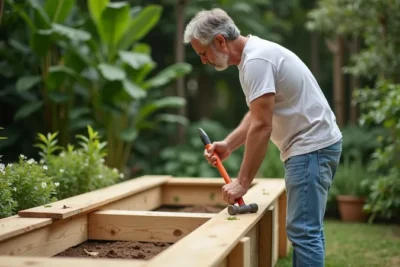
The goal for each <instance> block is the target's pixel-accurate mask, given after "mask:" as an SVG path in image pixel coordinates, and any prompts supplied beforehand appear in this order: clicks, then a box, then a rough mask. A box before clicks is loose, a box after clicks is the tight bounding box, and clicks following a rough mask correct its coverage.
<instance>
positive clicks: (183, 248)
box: [147, 179, 285, 267]
mask: <svg viewBox="0 0 400 267" xmlns="http://www.w3.org/2000/svg"><path fill="white" fill-rule="evenodd" d="M284 187H285V184H284V181H283V180H282V179H270V180H265V181H263V182H259V183H258V184H256V185H254V186H253V187H252V188H251V189H250V190H249V191H248V193H247V194H246V195H245V196H244V197H243V199H244V201H245V202H249V203H254V202H255V203H257V204H258V206H259V211H258V212H257V213H252V214H241V215H238V216H236V218H237V219H236V220H228V218H229V217H230V216H229V214H228V213H227V210H226V209H225V210H223V211H221V212H220V213H218V214H216V215H215V216H214V217H213V218H212V219H210V220H208V221H207V222H205V223H204V224H203V225H201V226H200V227H198V228H197V229H196V230H195V231H193V232H192V233H190V234H189V235H187V236H186V237H185V238H182V239H181V240H180V241H179V242H177V243H176V244H174V246H171V247H170V248H168V250H166V251H163V252H161V253H160V254H158V255H156V256H155V257H154V258H153V259H152V260H151V261H150V262H148V264H147V266H149V267H153V266H154V267H155V266H162V265H163V264H164V263H165V262H169V263H170V265H171V266H174V267H180V266H182V267H183V266H185V267H186V266H191V267H204V266H210V267H211V266H218V265H219V264H220V263H221V262H223V261H224V260H225V259H226V257H227V256H228V255H229V253H230V252H231V251H232V250H233V249H234V247H235V246H236V244H237V243H238V242H239V241H240V240H241V239H242V238H243V237H244V236H245V235H246V234H247V233H248V231H249V230H250V229H252V228H253V227H254V226H255V225H256V224H257V223H258V222H259V221H260V219H261V218H263V216H264V215H265V214H266V213H267V210H268V208H269V207H270V206H271V205H272V204H273V203H274V201H275V200H276V199H278V196H279V195H280V194H281V193H282V192H283V191H284V189H285V188H284Z"/></svg>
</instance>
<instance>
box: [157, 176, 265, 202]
mask: <svg viewBox="0 0 400 267" xmlns="http://www.w3.org/2000/svg"><path fill="white" fill-rule="evenodd" d="M260 181H263V179H254V181H253V182H252V185H251V186H254V185H255V184H257V183H258V182H260ZM224 185H225V182H224V180H223V179H222V178H219V177H216V178H200V179H199V178H188V177H173V178H171V179H169V180H168V182H167V183H165V184H164V185H163V186H162V190H163V198H162V202H163V204H164V205H183V206H186V205H222V206H226V205H227V204H226V202H225V201H224V200H223V199H222V194H221V192H222V186H224Z"/></svg>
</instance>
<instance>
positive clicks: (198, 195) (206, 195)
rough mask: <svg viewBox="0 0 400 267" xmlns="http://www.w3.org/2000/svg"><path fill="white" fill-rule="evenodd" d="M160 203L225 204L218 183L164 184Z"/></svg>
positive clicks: (184, 204) (183, 204) (185, 204)
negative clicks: (192, 184)
mask: <svg viewBox="0 0 400 267" xmlns="http://www.w3.org/2000/svg"><path fill="white" fill-rule="evenodd" d="M162 190H163V194H162V203H163V204H164V205H182V206H187V205H222V206H227V204H226V202H225V201H224V200H223V199H222V194H221V186H220V185H198V186H187V185H180V184H177V185H164V186H163V188H162Z"/></svg>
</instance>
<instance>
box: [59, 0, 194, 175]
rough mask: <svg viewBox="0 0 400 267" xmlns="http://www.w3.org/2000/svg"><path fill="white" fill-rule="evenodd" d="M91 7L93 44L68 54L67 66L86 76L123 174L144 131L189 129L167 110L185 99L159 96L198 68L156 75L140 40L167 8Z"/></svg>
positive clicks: (111, 162)
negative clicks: (172, 126) (162, 126)
mask: <svg viewBox="0 0 400 267" xmlns="http://www.w3.org/2000/svg"><path fill="white" fill-rule="evenodd" d="M87 5H88V10H89V17H88V19H87V20H86V22H85V23H83V25H82V29H83V30H84V31H88V32H89V33H90V35H91V36H92V38H91V39H90V40H88V41H87V42H85V44H83V45H82V44H77V45H76V46H75V47H67V48H66V51H67V55H68V56H66V57H65V58H66V61H65V66H66V67H67V68H70V69H73V70H74V72H75V73H81V75H82V76H83V81H81V82H82V86H83V87H84V88H88V94H87V99H88V101H90V104H89V108H90V110H91V111H92V117H93V118H95V121H96V124H97V127H98V129H99V130H103V132H104V134H105V135H106V138H107V150H108V156H107V159H106V164H107V165H108V166H110V167H115V168H117V169H118V170H122V169H123V167H124V166H125V164H126V162H127V160H128V158H129V156H130V152H131V149H132V146H133V144H134V141H135V140H136V138H137V137H138V135H139V134H140V132H141V131H142V130H144V129H154V128H155V127H157V126H158V125H159V123H161V122H165V121H167V122H178V123H186V119H185V118H183V117H180V116H176V115H173V114H168V113H165V111H164V110H162V109H164V108H179V107H182V106H183V105H185V104H186V101H185V99H183V98H180V97H174V96H169V97H162V96H159V95H160V94H159V93H160V91H161V93H162V89H163V88H165V86H167V85H168V84H169V83H170V82H171V81H173V80H174V79H176V78H177V77H181V76H183V75H186V74H187V73H189V72H190V71H191V70H192V67H191V65H189V64H187V63H176V64H172V65H170V66H167V67H166V68H164V69H162V70H160V71H158V72H156V73H155V69H156V67H157V64H156V63H155V62H154V61H153V59H152V57H151V48H150V47H149V45H147V44H145V43H142V42H140V40H141V39H142V38H143V37H144V36H145V35H146V34H147V33H148V32H149V31H150V30H151V29H152V28H153V27H155V26H156V25H157V23H158V21H159V18H160V16H161V13H162V7H161V6H159V5H147V6H145V7H137V6H136V7H131V6H130V5H129V4H128V2H110V1H108V0H88V2H87ZM153 73H155V74H153Z"/></svg>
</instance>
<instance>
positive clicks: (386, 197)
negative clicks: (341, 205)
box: [355, 80, 400, 222]
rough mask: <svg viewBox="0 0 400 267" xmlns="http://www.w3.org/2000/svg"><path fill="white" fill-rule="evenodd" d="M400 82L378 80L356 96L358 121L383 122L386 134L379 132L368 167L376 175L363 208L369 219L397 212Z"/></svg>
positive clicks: (364, 122)
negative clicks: (359, 110)
mask: <svg viewBox="0 0 400 267" xmlns="http://www.w3.org/2000/svg"><path fill="white" fill-rule="evenodd" d="M399 94H400V84H394V83H391V82H390V81H383V80H381V81H378V82H377V84H376V86H375V88H373V89H372V88H363V89H362V90H358V91H357V92H356V93H355V99H356V100H357V101H358V102H359V104H360V108H361V109H362V110H363V111H364V113H363V115H362V116H361V118H360V123H361V124H365V125H371V124H372V125H382V126H383V127H385V128H386V129H387V130H388V132H389V134H388V135H383V136H380V138H379V139H378V141H379V144H380V145H379V147H378V148H377V149H376V150H375V153H374V154H373V158H372V162H371V165H370V170H371V171H373V172H375V173H377V177H376V179H374V180H371V181H370V190H371V193H370V195H369V199H368V201H367V205H366V206H365V210H366V211H367V212H369V213H371V215H372V216H371V217H370V221H371V222H372V221H373V220H375V218H376V217H377V216H381V217H383V218H386V219H390V218H392V216H395V215H397V214H399V213H400V197H399V196H400V179H399V174H400V165H399V162H400V141H399V138H400V123H399V122H400V108H399V107H400V97H399Z"/></svg>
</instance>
